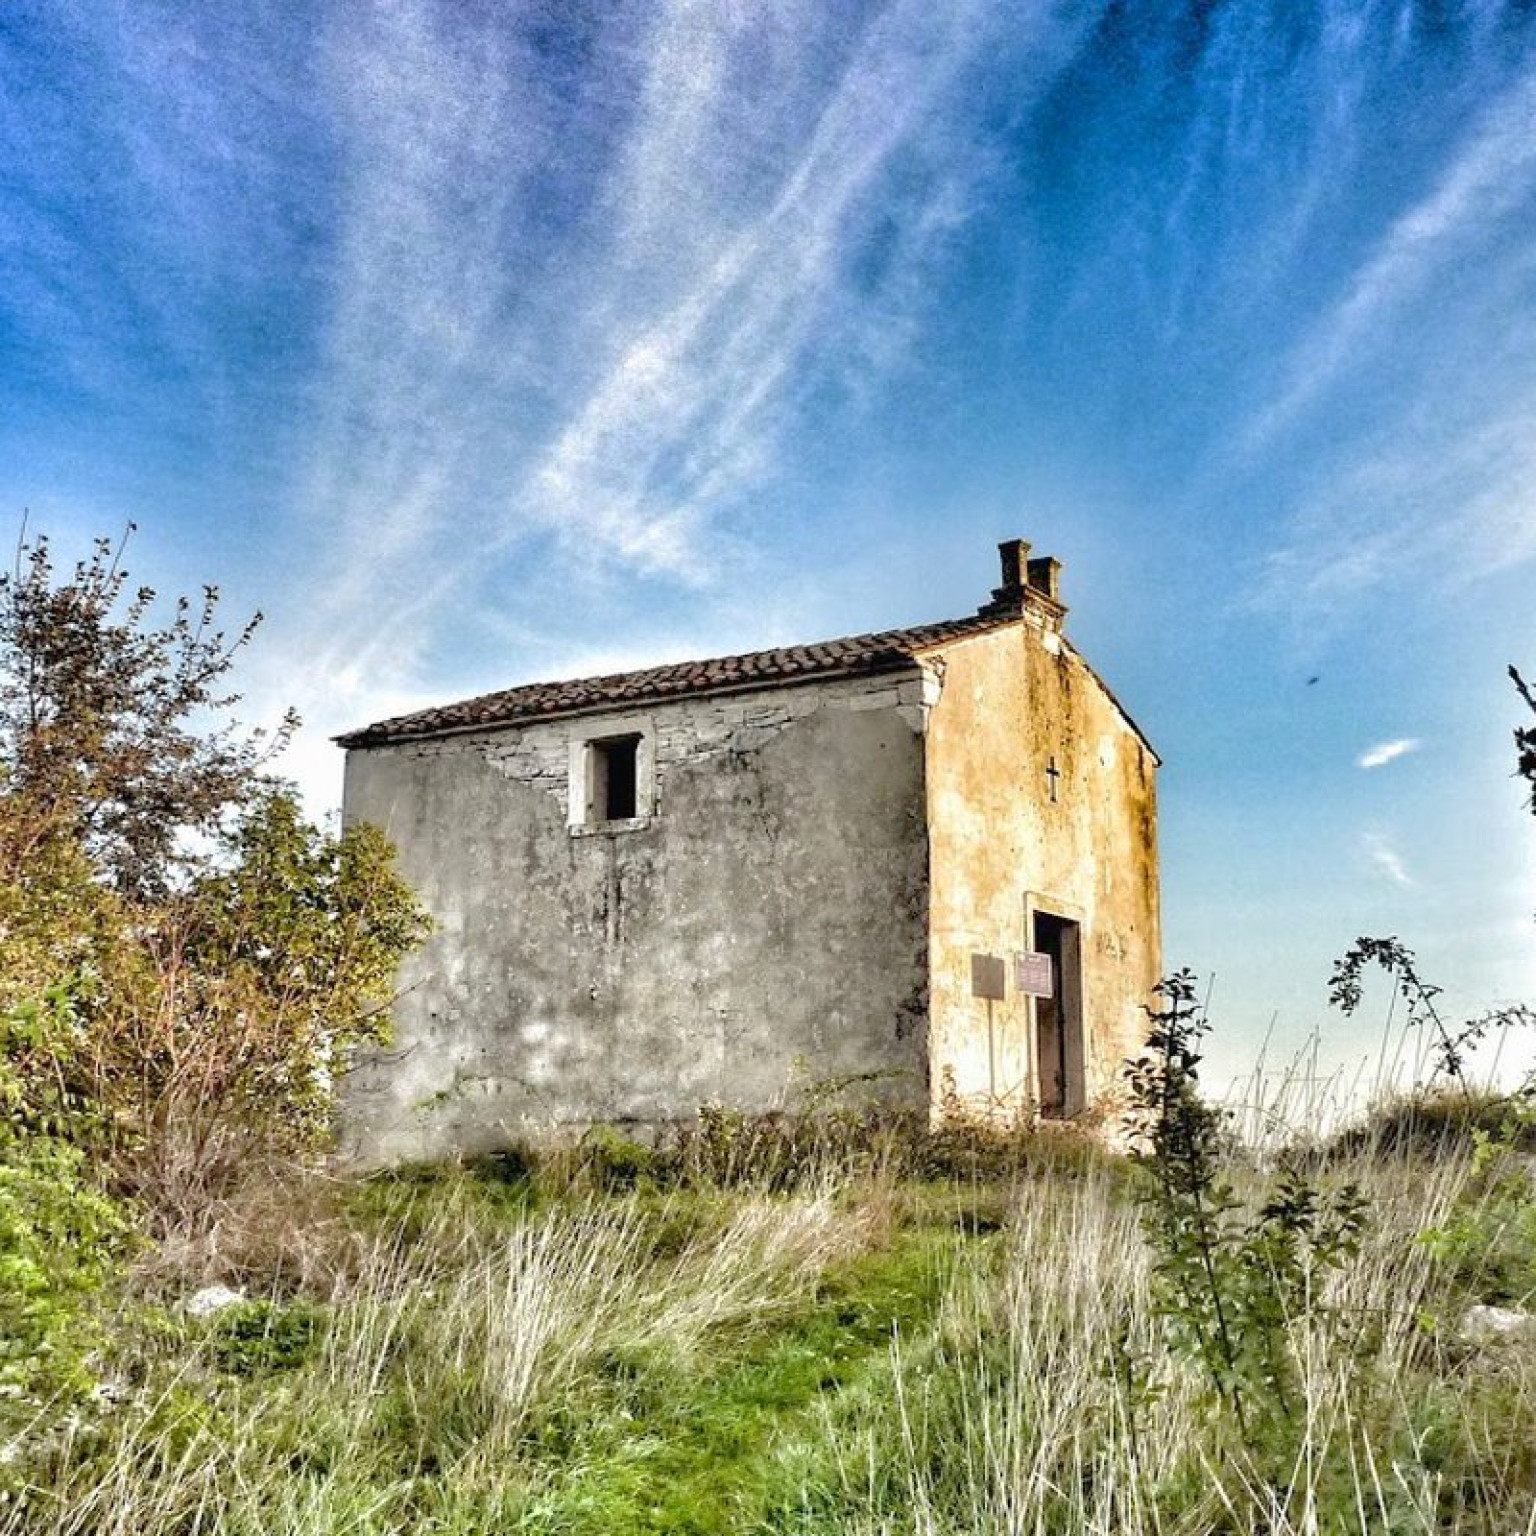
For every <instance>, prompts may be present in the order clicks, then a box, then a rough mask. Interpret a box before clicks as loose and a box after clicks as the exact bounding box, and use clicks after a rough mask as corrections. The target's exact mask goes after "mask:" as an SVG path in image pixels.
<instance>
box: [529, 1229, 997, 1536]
mask: <svg viewBox="0 0 1536 1536" xmlns="http://www.w3.org/2000/svg"><path fill="white" fill-rule="evenodd" d="M977 1241H984V1239H977V1238H966V1237H964V1236H962V1235H961V1234H959V1233H958V1232H957V1231H956V1230H955V1228H954V1227H953V1226H950V1225H933V1224H928V1223H925V1224H922V1225H918V1226H914V1227H911V1228H907V1229H905V1230H902V1231H900V1232H899V1233H897V1234H895V1236H894V1237H893V1239H892V1241H891V1245H890V1246H889V1247H887V1248H884V1249H881V1250H879V1251H877V1252H874V1253H869V1254H864V1255H861V1256H860V1257H859V1258H857V1259H856V1260H854V1261H853V1262H851V1263H849V1264H847V1265H846V1266H841V1267H839V1268H837V1269H835V1270H833V1271H831V1272H829V1273H828V1275H827V1276H826V1278H825V1279H824V1281H823V1283H822V1284H821V1285H820V1286H819V1287H818V1289H817V1293H816V1295H815V1297H814V1299H813V1300H812V1301H811V1302H810V1303H809V1304H808V1305H806V1306H804V1307H802V1308H798V1309H796V1310H795V1311H794V1312H792V1313H790V1314H789V1315H786V1316H784V1317H782V1318H780V1319H779V1320H778V1322H777V1324H776V1326H775V1327H774V1328H773V1329H772V1330H771V1331H755V1332H754V1333H753V1334H752V1335H750V1336H749V1337H748V1338H747V1339H746V1340H744V1341H742V1343H741V1344H740V1345H739V1346H738V1348H737V1349H736V1350H735V1351H732V1352H730V1353H728V1354H727V1356H726V1358H725V1360H724V1362H723V1363H722V1364H721V1365H720V1367H719V1368H718V1369H716V1370H713V1371H709V1372H706V1373H705V1374H704V1375H703V1376H702V1377H696V1378H694V1379H692V1380H691V1381H690V1380H684V1379H680V1377H679V1376H678V1375H675V1374H673V1373H669V1372H666V1371H665V1370H664V1369H663V1370H662V1371H661V1372H656V1371H654V1370H651V1371H648V1370H647V1369H646V1368H645V1367H644V1366H640V1367H638V1368H630V1369H626V1368H625V1367H624V1366H623V1365H622V1364H621V1365H620V1366H619V1367H618V1368H617V1369H616V1370H615V1375H616V1377H617V1378H618V1379H619V1381H620V1382H621V1383H622V1385H621V1387H620V1388H619V1390H617V1391H616V1392H615V1393H614V1398H613V1401H612V1403H611V1405H610V1407H609V1411H608V1413H607V1414H606V1415H604V1416H601V1417H599V1418H598V1419H597V1420H595V1422H594V1423H593V1425H592V1426H591V1427H590V1429H589V1430H588V1431H587V1432H586V1433H585V1434H584V1435H583V1436H582V1437H581V1439H580V1441H579V1442H578V1444H577V1445H576V1446H575V1447H574V1448H573V1449H574V1454H573V1456H572V1457H571V1461H572V1463H574V1465H575V1467H576V1468H577V1470H575V1471H574V1472H573V1473H569V1474H568V1475H566V1476H564V1477H562V1478H561V1479H560V1486H558V1487H556V1488H554V1489H551V1490H550V1491H549V1492H547V1493H546V1494H544V1495H542V1496H541V1497H539V1498H537V1499H535V1500H534V1501H533V1502H532V1505H531V1507H530V1508H529V1510H528V1511H527V1514H526V1516H525V1524H524V1527H523V1528H524V1529H526V1530H528V1531H530V1532H550V1533H554V1532H568V1533H571V1536H598V1533H603V1532H618V1531H630V1532H634V1533H636V1536H648V1533H656V1536H662V1533H676V1536H706V1533H714V1532H726V1531H747V1530H755V1529H759V1528H761V1526H762V1525H763V1523H764V1522H765V1521H766V1520H767V1518H768V1517H769V1515H770V1514H771V1512H772V1511H773V1510H774V1508H775V1507H776V1506H793V1504H794V1503H795V1502H796V1501H797V1500H798V1499H799V1498H800V1497H801V1496H802V1495H803V1493H804V1490H805V1488H806V1486H807V1485H808V1484H811V1485H816V1484H821V1485H829V1484H831V1483H832V1482H833V1481H835V1469H833V1468H830V1467H827V1466H824V1465H820V1464H819V1463H820V1462H821V1461H823V1460H824V1459H825V1450H826V1448H825V1436H824V1434H823V1431H824V1428H825V1424H826V1417H827V1415H828V1413H829V1412H831V1411H832V1409H833V1404H834V1400H835V1399H836V1398H837V1397H839V1396H840V1395H842V1394H845V1393H848V1392H850V1391H858V1392H863V1393H865V1394H873V1393H878V1392H879V1391H880V1390H882V1389H886V1390H889V1388H890V1387H891V1385H892V1373H893V1365H892V1353H891V1350H892V1343H893V1340H895V1339H897V1338H900V1337H907V1338H911V1337H915V1336H920V1335H921V1334H922V1333H923V1332H924V1331H925V1330H926V1329H927V1328H928V1327H929V1326H930V1324H931V1320H932V1317H933V1314H934V1313H935V1311H936V1309H937V1308H938V1306H939V1304H940V1302H941V1301H942V1299H943V1297H944V1295H945V1293H946V1289H947V1282H948V1277H949V1274H950V1271H951V1269H952V1266H953V1264H954V1262H955V1256H956V1249H957V1248H958V1247H959V1245H961V1244H963V1243H967V1242H970V1243H975V1242H977ZM637 1430H638V1432H637Z"/></svg>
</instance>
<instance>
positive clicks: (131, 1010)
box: [0, 539, 427, 1230]
mask: <svg viewBox="0 0 1536 1536" xmlns="http://www.w3.org/2000/svg"><path fill="white" fill-rule="evenodd" d="M121 554H122V549H121V547H118V548H116V549H114V548H113V547H111V546H110V545H109V544H108V543H107V542H106V541H100V542H98V544H97V546H96V549H95V553H94V554H93V556H92V557H91V558H89V559H88V560H85V561H82V562H80V564H79V565H77V566H76V567H75V569H74V572H73V574H72V575H71V576H68V577H65V578H63V579H58V578H56V576H55V572H54V568H53V564H52V560H51V556H50V553H49V549H48V545H47V541H46V540H44V539H39V540H37V541H35V542H34V543H32V544H31V545H24V546H23V548H22V550H21V555H20V559H19V560H18V563H17V569H16V571H15V572H14V573H12V574H8V575H0V1012H4V1013H5V1014H6V1015H7V1017H8V1018H9V1020H10V1023H9V1026H8V1034H7V1037H6V1040H5V1042H4V1053H5V1058H6V1063H7V1069H8V1071H9V1074H10V1075H9V1079H8V1083H9V1092H10V1096H11V1109H12V1113H13V1117H14V1123H15V1124H16V1125H17V1126H18V1128H19V1129H18V1134H23V1135H37V1134H43V1135H48V1134H58V1135H61V1136H63V1137H64V1138H65V1139H67V1140H69V1141H70V1142H71V1143H72V1144H74V1145H76V1146H79V1147H83V1148H86V1149H88V1150H89V1152H90V1155H91V1157H92V1159H93V1161H97V1162H99V1164H100V1166H101V1167H102V1169H103V1170H104V1172H105V1174H106V1176H107V1178H108V1179H109V1180H110V1181H111V1182H112V1183H113V1184H114V1185H115V1186H116V1187H117V1188H119V1189H122V1190H126V1191H129V1192H131V1193H133V1194H136V1195H141V1196H142V1197H144V1203H145V1206H146V1209H147V1210H148V1211H149V1213H150V1215H151V1216H152V1218H153V1219H154V1221H155V1222H156V1224H157V1225H158V1227H159V1228H160V1229H161V1230H164V1229H166V1228H168V1227H170V1226H173V1225H175V1224H177V1223H185V1222H187V1221H189V1220H195V1219H197V1217H198V1215H199V1213H200V1212H206V1210H207V1209H208V1206H209V1202H210V1201H212V1200H214V1199H216V1198H217V1197H218V1196H219V1195H220V1194H221V1193H222V1192H223V1191H224V1190H226V1189H227V1188H228V1187H229V1185H230V1183H231V1182H232V1181H233V1180H234V1179H235V1178H237V1177H238V1176H239V1175H240V1173H241V1171H242V1170H243V1169H245V1168H248V1167H250V1166H253V1165H254V1164H257V1163H259V1162H261V1161H262V1160H263V1159H265V1158H267V1157H271V1156H278V1157H290V1156H292V1155H294V1154H295V1153H301V1152H305V1151H308V1150H310V1149H312V1148H314V1147H316V1146H318V1145H319V1144H321V1143H322V1142H323V1141H324V1139H325V1136H326V1133H327V1129H328V1119H329V1110H330V1102H331V1087H332V1083H333V1082H334V1080H335V1077H336V1074H337V1073H338V1072H339V1071H340V1070H342V1069H343V1067H344V1066H345V1062H346V1058H347V1055H348V1052H349V1051H350V1050H351V1049H352V1047H353V1046H355V1045H356V1044H358V1043H359V1042H364V1041H370V1040H376V1039H379V1038H381V1037H382V1035H383V1032H384V1030H385V1028H386V1027H387V1005H388V1002H389V999H390V992H391V988H392V985H393V978H394V974H395V967H396V965H397V964H398V962H399V960H400V958H401V956H402V955H403V954H404V953H405V952H406V951H407V950H409V949H410V948H411V947H412V946H413V945H414V944H415V943H416V942H417V941H418V940H419V939H420V938H421V937H422V936H423V934H424V933H425V931H426V927H427V923H426V920H425V917H424V915H423V913H422V912H421V911H420V909H419V908H418V906H417V905H416V903H415V901H414V899H413V898H412V896H411V894H410V892H409V891H408V890H407V889H406V887H405V886H404V884H403V883H402V882H401V881H400V879H399V877H398V875H396V874H395V872H394V870H393V868H392V865H391V854H390V850H389V847H388V845H387V843H386V842H385V841H384V839H383V838H382V836H381V835H380V834H379V833H378V832H377V831H376V830H374V829H371V828H368V827H365V826H354V827H349V828H347V829H346V830H345V831H343V832H342V833H341V834H340V835H333V834H330V833H326V832H322V831H320V830H319V829H318V828H316V827H313V826H311V825H309V824H308V823H307V822H306V821H305V820H304V818H303V816H302V815H301V814H300V811H299V808H298V804H297V801H296V800H295V798H294V795H293V793H292V791H291V790H290V789H289V788H287V787H285V786H284V785H282V784H280V783H279V782H277V781H276V780H274V779H272V778H271V777H270V776H269V775H268V774H267V772H266V765H267V763H268V761H269V758H270V754H271V752H272V751H273V750H274V749H275V748H276V747H277V746H279V745H281V744H282V743H283V742H284V741H286V739H287V738H288V736H289V735H290V734H291V732H292V730H293V729H294V728H295V726H296V724H297V722H296V720H295V719H294V718H292V717H291V716H290V717H289V718H287V719H285V720H284V722H283V723H282V725H281V727H280V728H279V730H278V731H277V733H276V734H275V736H271V737H264V736H263V735H262V734H261V733H260V732H252V733H241V732H240V731H239V730H237V729H236V728H235V727H234V726H233V725H231V724H228V723H225V724H223V725H219V724H218V723H217V721H218V717H219V714H220V712H221V711H223V710H225V709H227V707H228V706H229V705H231V704H232V703H233V702H234V698H233V696H230V695H227V694H225V693H224V692H223V679H224V678H225V676H226V674H227V673H228V671H229V670H230V668H231V667H232V665H233V662H234V658H235V656H236V655H237V653H238V652H239V651H240V650H241V648H242V647H243V646H244V645H245V644H246V643H247V642H248V641H249V640H250V638H251V636H252V634H253V632H254V630H255V627H256V624H257V623H258V622H259V616H258V619H257V620H253V621H252V622H251V623H250V624H247V625H246V626H245V627H244V628H243V629H242V630H241V631H240V632H239V633H238V634H237V635H236V636H235V637H234V638H233V639H230V638H227V637H226V636H225V634H224V633H223V632H222V631H220V630H219V629H218V628H217V625H216V623H215V612H216V607H217V592H216V590H215V589H213V588H208V589H206V590H205V592H204V595H203V600H202V602H201V603H200V604H197V605H194V604H192V603H190V602H189V601H188V600H186V599H182V600H181V601H180V602H179V603H178V604H177V605H176V607H175V616H174V618H173V619H172V620H171V622H170V623H169V624H166V625H163V626H160V627H156V626H155V625H154V624H153V623H152V622H151V617H150V615H151V607H152V604H153V600H154V594H153V593H152V592H150V591H149V590H147V589H140V590H139V591H138V592H137V593H135V594H133V595H132V596H131V597H130V596H128V593H127V589H126V586H125V583H126V579H127V577H126V572H125V571H124V570H123V568H122V564H121V558H120V557H121ZM209 718H212V719H213V720H214V721H215V724H214V725H213V726H212V727H211V728H207V729H204V728H202V726H203V722H204V721H206V720H207V719H209Z"/></svg>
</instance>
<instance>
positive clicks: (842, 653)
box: [334, 611, 1019, 748]
mask: <svg viewBox="0 0 1536 1536" xmlns="http://www.w3.org/2000/svg"><path fill="white" fill-rule="evenodd" d="M1018 618H1019V614H1018V612H1017V611H1015V612H1012V613H999V612H990V613H989V612H980V613H975V614H970V615H968V616H966V617H964V618H958V619H937V620H934V621H933V622H931V623H927V624H913V625H907V626H904V627H901V628H897V629H880V630H869V631H867V632H865V633H863V634H857V635H839V636H834V637H832V638H831V639H826V640H812V641H802V642H799V643H796V644H792V645H784V646H770V647H768V648H766V649H763V650H756V651H738V652H733V653H731V654H729V655H725V656H710V657H703V658H700V659H698V660H694V661H673V662H660V663H658V664H656V665H654V666H650V667H638V668H631V669H629V670H627V671H623V672H608V673H602V674H599V675H596V676H588V677H578V678H566V679H557V680H554V681H545V682H532V683H519V684H516V685H515V686H513V687H511V688H499V689H494V690H492V691H491V692H489V693H481V694H476V695H474V696H473V697H471V698H467V699H458V700H455V701H453V702H451V703H448V704H441V705H434V706H431V707H429V708H427V709H421V710H415V711H413V712H411V713H409V714H404V715H396V716H394V717H392V718H390V719H387V720H379V721H375V722H374V723H373V724H371V725H366V726H363V727H361V728H359V729H357V730H353V731H346V732H343V733H342V734H341V735H339V736H336V737H335V738H334V740H335V741H336V742H337V743H338V745H340V746H342V747H348V748H351V747H373V746H384V745H387V744H389V743H391V742H397V741H408V740H416V739H420V738H423V737H429V736H443V735H450V734H456V733H459V732H463V731H474V730H493V729H496V728H497V727H500V726H508V725H516V724H520V723H521V722H523V721H526V720H546V719H551V718H554V717H557V716H561V715H572V714H587V713H595V712H598V711H601V710H611V709H617V708H622V707H624V706H639V705H642V704H650V703H661V702H664V701H667V700H670V699H678V698H695V697H699V696H701V695H708V694H717V693H740V692H748V691H751V690H754V689H758V688H767V687H773V686H777V685H781V684H786V683H796V682H801V681H805V682H811V681H815V680H817V679H824V678H829V677H846V676H860V675H863V676H868V675H874V674H878V673H880V672H884V671H892V670H898V669H899V668H900V667H901V666H903V665H905V664H906V663H908V662H911V661H913V660H914V659H915V652H916V651H917V650H919V649H922V648H923V647H924V646H926V645H928V644H931V643H932V642H933V641H935V640H939V639H948V638H952V637H955V636H959V635H965V634H970V633H977V634H980V633H983V632H985V631H986V630H989V629H999V628H1002V627H1004V626H1005V625H1008V624H1011V623H1014V622H1016V621H1017V620H1018Z"/></svg>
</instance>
